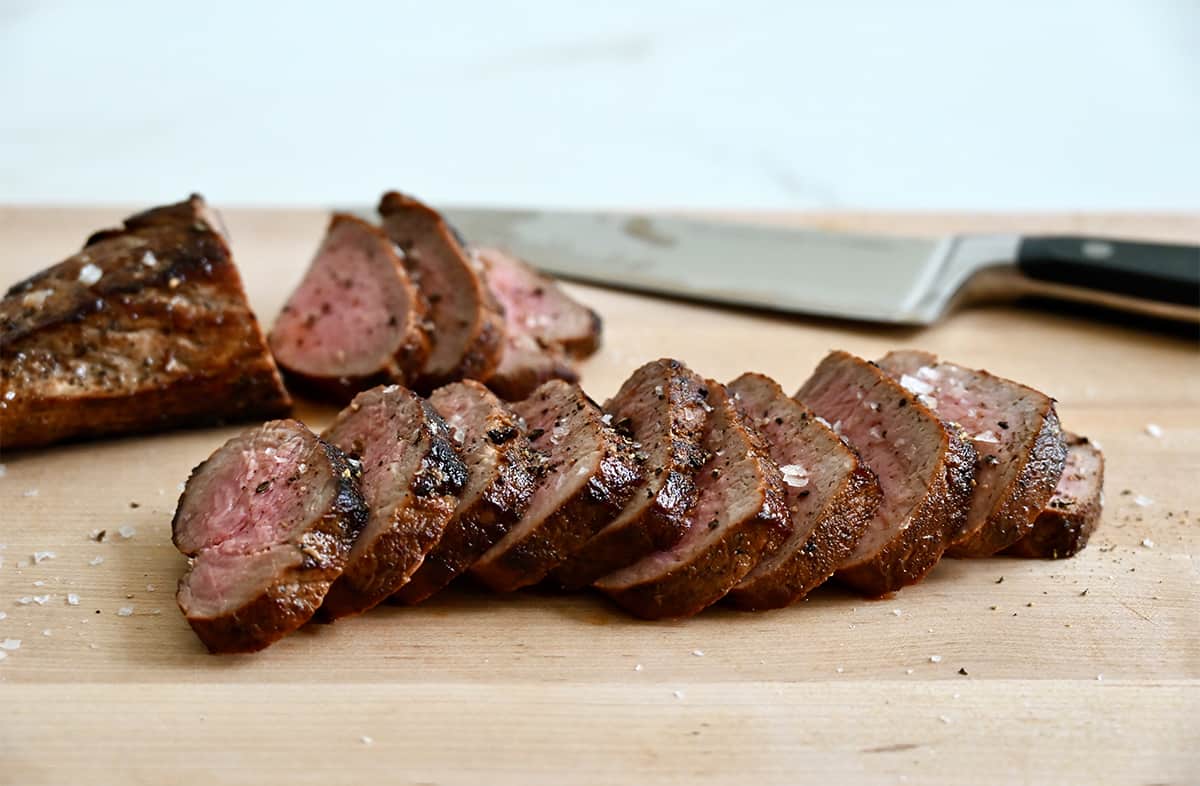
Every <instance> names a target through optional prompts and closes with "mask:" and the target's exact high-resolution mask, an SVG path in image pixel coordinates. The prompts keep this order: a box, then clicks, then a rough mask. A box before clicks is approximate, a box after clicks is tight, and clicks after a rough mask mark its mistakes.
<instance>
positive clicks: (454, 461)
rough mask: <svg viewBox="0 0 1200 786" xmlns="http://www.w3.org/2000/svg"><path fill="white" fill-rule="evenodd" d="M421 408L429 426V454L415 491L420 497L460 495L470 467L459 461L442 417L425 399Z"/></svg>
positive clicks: (414, 484)
mask: <svg viewBox="0 0 1200 786" xmlns="http://www.w3.org/2000/svg"><path fill="white" fill-rule="evenodd" d="M421 408H422V409H423V410H424V412H425V418H426V421H427V423H428V424H429V432H430V442H429V455H428V459H427V460H426V461H423V462H422V465H421V469H420V470H419V471H418V472H417V474H416V476H415V477H414V478H413V482H412V492H413V494H415V495H417V496H418V497H428V496H432V495H439V496H445V495H453V494H457V493H458V492H459V491H461V490H462V487H463V486H465V485H466V483H467V465H466V464H464V463H463V461H462V459H461V458H459V455H458V450H457V449H455V447H454V444H453V443H452V441H451V440H452V437H451V435H450V427H449V426H447V425H446V421H445V420H443V419H442V416H441V415H439V414H438V412H437V410H435V409H434V408H433V406H432V405H431V404H430V403H429V402H428V401H425V400H424V399H422V400H421Z"/></svg>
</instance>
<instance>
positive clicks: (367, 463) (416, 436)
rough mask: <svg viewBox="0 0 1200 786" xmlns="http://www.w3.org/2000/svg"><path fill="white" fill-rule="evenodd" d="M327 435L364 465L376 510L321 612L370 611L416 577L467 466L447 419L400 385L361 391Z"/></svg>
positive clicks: (330, 616)
mask: <svg viewBox="0 0 1200 786" xmlns="http://www.w3.org/2000/svg"><path fill="white" fill-rule="evenodd" d="M323 436H324V438H325V439H327V440H328V441H329V442H332V443H333V444H334V445H337V446H338V447H339V448H341V449H342V450H344V451H345V452H346V453H347V454H349V455H351V456H354V457H355V458H357V459H358V460H360V461H361V462H362V469H363V479H362V491H363V497H364V498H365V499H366V501H367V507H368V508H370V511H371V515H370V518H368V519H367V525H366V527H364V528H363V531H362V532H361V533H360V534H359V536H358V539H357V540H355V541H354V547H353V548H352V549H351V550H350V557H349V559H348V560H347V562H346V569H345V570H344V571H343V572H342V575H341V577H340V578H338V580H337V581H336V582H334V585H333V587H331V588H330V590H329V594H328V595H327V596H326V597H325V603H324V605H323V606H322V607H321V610H320V612H318V618H319V619H322V620H326V621H328V620H334V619H337V618H338V617H344V616H346V615H348V614H357V613H360V612H363V611H366V610H368V609H370V608H371V607H373V606H375V605H376V604H378V603H379V602H381V601H382V600H384V599H385V598H387V597H388V596H389V595H392V594H393V593H395V592H396V590H398V589H400V587H401V586H403V585H404V583H405V582H406V581H408V579H409V577H410V576H412V574H413V573H414V572H415V571H416V570H417V568H418V567H420V565H421V561H422V560H423V559H425V555H426V554H428V553H429V551H430V549H432V548H433V547H434V545H436V544H437V542H438V539H440V538H441V537H442V532H443V531H444V530H445V528H446V525H447V524H448V523H449V522H450V517H451V516H452V515H453V514H454V508H455V507H456V506H457V505H458V492H459V490H460V489H462V487H463V486H464V485H465V484H466V482H467V468H466V465H464V464H463V462H462V459H460V458H459V457H458V453H457V451H456V450H455V448H454V445H453V444H452V443H451V436H450V433H449V429H448V428H447V427H446V422H445V421H444V420H442V418H441V416H440V415H438V413H437V412H436V411H434V409H433V407H432V406H430V405H429V402H427V401H425V400H424V399H422V398H421V397H419V396H417V395H416V394H415V393H413V392H412V391H411V390H408V389H407V388H403V387H400V386H399V385H389V386H387V387H377V388H372V389H371V390H367V391H364V392H363V393H360V394H358V395H357V396H355V397H354V400H353V401H351V402H350V405H349V406H348V407H346V408H345V409H344V410H342V411H341V412H340V413H339V414H338V416H337V419H336V420H334V422H333V424H332V425H330V426H329V428H328V429H326V430H325V434H324V435H323Z"/></svg>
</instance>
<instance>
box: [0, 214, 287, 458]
mask: <svg viewBox="0 0 1200 786" xmlns="http://www.w3.org/2000/svg"><path fill="white" fill-rule="evenodd" d="M207 215H209V213H208V211H207V208H205V207H204V206H203V202H202V201H200V200H199V198H198V197H194V198H193V199H192V200H189V201H188V202H185V203H181V204H180V205H171V206H167V207H164V208H159V209H156V210H152V211H148V212H147V213H145V214H139V215H138V216H134V217H132V218H130V219H129V220H128V222H127V224H126V227H125V228H123V229H113V230H106V231H104V232H101V233H97V235H94V236H93V238H92V239H90V240H89V244H88V245H87V247H86V248H85V249H84V251H82V252H80V253H79V254H77V255H75V256H74V257H71V258H70V259H68V260H66V261H64V262H62V263H60V264H58V265H55V266H53V267H51V268H49V269H47V270H44V271H42V272H40V273H38V274H36V275H34V276H32V277H30V278H28V279H26V280H25V281H22V282H20V283H19V284H17V285H15V286H14V287H12V289H10V290H9V292H8V295H7V296H6V297H5V299H4V301H3V303H2V304H0V358H2V360H0V382H2V385H0V386H2V387H3V388H4V390H5V393H6V394H7V393H8V392H11V393H12V394H13V398H12V399H11V400H6V401H5V402H4V403H5V406H4V407H0V447H3V448H6V449H13V448H23V447H37V446H42V445H49V444H52V443H55V442H62V441H66V440H73V439H88V438H94V437H99V436H105V435H111V434H126V433H135V432H143V431H151V430H159V429H170V428H179V427H184V426H198V425H210V424H213V423H220V422H225V421H234V420H242V419H247V418H263V417H276V416H280V415H284V414H286V413H287V412H288V411H289V410H290V409H291V399H290V398H289V397H288V395H287V392H286V391H285V390H284V387H283V380H282V378H281V377H280V375H279V371H278V369H277V368H276V366H275V362H274V360H273V359H272V358H271V354H270V352H269V351H268V349H267V343H266V340H265V338H264V337H263V334H262V330H261V329H260V327H259V324H258V321H257V319H255V317H254V314H253V312H252V311H251V310H250V308H249V305H248V303H247V301H246V295H245V290H244V288H243V286H242V281H241V276H240V275H239V274H238V271H237V268H236V266H235V265H234V263H233V259H232V256H231V255H230V252H229V247H228V245H227V244H226V242H225V239H224V237H223V236H222V235H221V234H220V233H219V232H218V231H216V230H214V229H213V228H212V227H211V226H210V225H209V223H208V219H207V218H206V216H207ZM146 252H152V253H153V255H154V256H155V258H156V259H157V260H158V262H157V263H156V264H155V265H153V266H147V265H145V264H143V263H142V261H141V260H142V258H143V256H144V255H145V253H146ZM93 262H95V263H96V264H97V265H98V266H100V267H101V269H102V271H103V275H102V277H101V278H100V280H99V281H98V282H96V283H95V284H94V285H92V286H91V287H87V288H84V287H82V286H80V285H79V284H78V282H77V276H78V272H79V270H81V269H82V268H83V266H84V265H85V264H91V263H93ZM42 287H53V288H54V289H55V290H56V294H54V295H51V296H50V297H49V298H46V299H45V300H44V301H43V302H42V303H41V304H39V305H34V304H31V305H28V306H27V305H25V302H24V298H25V296H26V295H27V294H29V293H31V292H34V291H38V290H39V288H42ZM173 298H182V299H183V303H184V305H183V307H175V306H174V305H173V304H172V299H173ZM126 331H129V332H128V333H126ZM133 331H143V332H147V331H148V332H152V334H153V336H154V340H155V342H156V343H155V345H154V355H155V356H154V357H147V358H146V359H145V360H146V362H147V363H155V364H158V365H155V366H152V367H151V366H146V367H145V368H146V370H145V371H144V372H142V373H140V374H139V376H138V378H137V380H136V381H133V380H130V379H125V378H121V377H113V376H105V374H106V373H107V368H106V367H105V366H104V365H103V364H93V363H91V362H89V360H95V359H96V358H98V357H100V356H103V355H104V352H105V349H106V348H105V346H104V345H105V343H106V340H107V339H106V337H108V338H113V337H116V338H122V339H123V338H124V337H125V336H126V335H134V334H133ZM107 351H108V352H112V349H111V347H108V348H107ZM168 358H174V359H175V360H176V362H177V363H178V368H179V369H182V370H171V369H172V366H171V364H170V362H169V361H168ZM132 360H137V358H132ZM35 361H36V363H37V364H40V365H38V366H36V367H35V366H33V365H31V364H33V363H34V362H35ZM164 363H166V365H165V366H164V365H163V364H164ZM76 364H78V365H79V366H80V367H82V368H85V369H91V370H89V371H88V375H89V376H88V377H87V378H86V379H83V380H81V381H80V382H79V383H78V384H74V383H72V384H70V385H68V384H66V383H65V382H64V380H65V379H66V378H67V377H69V376H70V370H69V369H68V368H67V366H68V365H71V366H75V365H76ZM94 366H95V367H94ZM47 367H49V368H50V370H47V371H43V370H42V369H45V368H47ZM47 380H50V383H54V384H57V385H59V387H61V388H64V390H63V391H62V392H55V393H50V392H47V391H46V390H45V389H44V387H45V386H46V385H47V384H50V383H48V382H47ZM40 388H41V389H40Z"/></svg>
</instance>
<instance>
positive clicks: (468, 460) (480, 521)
mask: <svg viewBox="0 0 1200 786" xmlns="http://www.w3.org/2000/svg"><path fill="white" fill-rule="evenodd" d="M429 403H430V404H432V405H433V408H434V409H436V410H437V411H438V413H439V414H440V415H441V416H442V417H443V418H444V419H445V420H446V424H447V425H448V426H449V427H450V433H451V434H452V435H453V436H454V440H455V442H456V443H457V444H458V445H459V450H460V455H461V456H462V459H463V462H464V463H465V464H466V465H467V484H466V486H464V487H463V490H462V492H461V494H460V495H459V501H458V507H457V508H456V509H455V511H454V517H453V518H452V519H451V520H450V524H449V525H447V527H446V529H445V531H444V532H443V533H442V537H441V539H440V540H439V541H438V543H437V545H436V546H435V547H434V548H433V550H432V551H430V552H429V554H427V555H426V557H425V560H424V562H422V563H421V567H419V568H417V571H416V573H414V574H413V575H412V578H411V579H409V581H408V583H407V584H405V585H404V586H402V587H401V588H400V591H399V592H397V593H396V595H395V599H396V600H398V601H401V602H403V603H419V602H420V601H422V600H424V599H426V598H428V597H429V596H430V595H432V594H434V593H435V592H437V591H438V590H440V589H442V588H443V587H445V586H446V585H447V584H449V583H450V581H451V580H453V579H454V578H455V577H456V576H458V575H459V574H461V573H463V572H464V571H465V570H467V568H469V567H470V566H471V565H473V564H474V563H475V562H476V560H478V559H479V558H480V557H481V556H483V554H484V553H485V552H486V551H487V550H488V549H489V548H491V547H492V546H493V545H495V544H496V542H497V541H498V540H500V538H502V537H504V534H505V533H506V532H508V531H509V529H511V528H512V527H513V526H514V525H515V524H516V523H517V521H519V520H520V518H521V514H523V513H524V512H525V509H526V507H527V506H528V505H529V500H530V498H531V497H532V496H533V490H534V488H535V486H536V483H537V479H538V474H539V472H540V471H541V469H542V467H541V461H540V459H539V457H538V456H537V454H536V453H535V452H534V450H533V448H532V447H531V446H530V444H529V440H528V438H527V437H526V434H525V429H524V428H523V427H522V425H521V423H520V421H519V420H518V418H517V416H516V415H514V414H513V413H512V412H511V411H510V410H509V409H508V408H506V407H505V406H504V404H502V403H501V402H500V400H499V399H497V398H496V396H495V395H493V394H492V393H491V391H489V390H488V389H487V388H486V387H484V386H483V385H481V384H479V383H478V382H475V381H473V380H466V381H464V382H455V383H452V384H450V385H446V386H445V387H441V388H438V389H437V390H435V391H434V392H433V393H432V394H431V395H430V397H429Z"/></svg>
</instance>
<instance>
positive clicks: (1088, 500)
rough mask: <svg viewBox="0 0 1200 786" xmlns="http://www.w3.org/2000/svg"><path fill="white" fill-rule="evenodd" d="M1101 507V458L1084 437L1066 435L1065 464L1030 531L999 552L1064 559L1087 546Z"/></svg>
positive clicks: (1093, 446) (1102, 480)
mask: <svg viewBox="0 0 1200 786" xmlns="http://www.w3.org/2000/svg"><path fill="white" fill-rule="evenodd" d="M1103 508H1104V455H1103V454H1102V453H1101V452H1100V449H1099V448H1097V447H1096V444H1095V443H1094V442H1090V441H1089V440H1088V438H1087V437H1080V436H1076V435H1075V434H1067V465H1066V467H1065V468H1064V469H1063V474H1062V477H1061V478H1059V480H1058V486H1056V487H1055V489H1054V495H1053V496H1052V497H1050V501H1049V502H1048V503H1046V507H1045V508H1043V509H1042V512H1041V513H1040V514H1038V517H1037V520H1036V521H1035V522H1034V523H1033V531H1031V532H1030V533H1029V534H1028V535H1026V536H1025V537H1023V538H1021V539H1020V540H1018V541H1017V542H1016V543H1014V544H1013V545H1011V546H1009V547H1008V548H1007V549H1005V550H1004V551H1003V552H1002V553H1003V554H1007V555H1009V556H1012V557H1030V558H1035V559H1064V558H1066V557H1070V556H1072V555H1074V554H1075V553H1077V552H1078V551H1079V550H1080V549H1082V548H1083V547H1084V546H1085V545H1087V542H1088V538H1090V537H1091V536H1092V531H1093V530H1094V529H1095V528H1096V524H1097V523H1098V522H1099V521H1100V513H1101V512H1102V511H1103Z"/></svg>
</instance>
